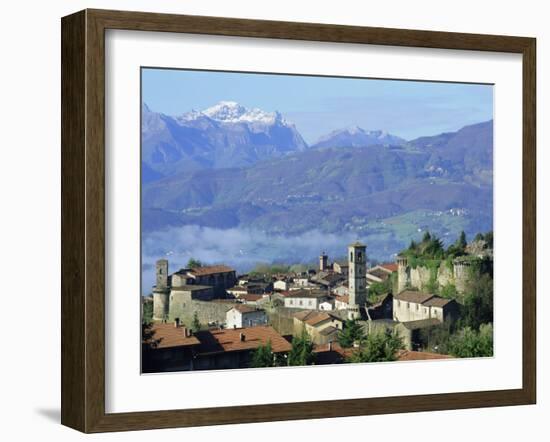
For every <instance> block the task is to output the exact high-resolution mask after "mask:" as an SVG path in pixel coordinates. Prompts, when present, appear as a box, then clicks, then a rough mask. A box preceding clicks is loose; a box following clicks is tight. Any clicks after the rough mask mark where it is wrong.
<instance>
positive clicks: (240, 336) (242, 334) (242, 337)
mask: <svg viewBox="0 0 550 442" xmlns="http://www.w3.org/2000/svg"><path fill="white" fill-rule="evenodd" d="M239 339H240V340H241V342H244V341H245V339H246V337H245V336H244V333H239Z"/></svg>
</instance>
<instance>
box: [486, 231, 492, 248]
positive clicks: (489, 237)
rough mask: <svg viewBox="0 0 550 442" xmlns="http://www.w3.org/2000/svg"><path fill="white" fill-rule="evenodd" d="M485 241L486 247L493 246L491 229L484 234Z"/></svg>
mask: <svg viewBox="0 0 550 442" xmlns="http://www.w3.org/2000/svg"><path fill="white" fill-rule="evenodd" d="M485 242H486V243H487V248H488V249H492V248H493V231H492V230H491V231H490V232H487V233H486V234H485Z"/></svg>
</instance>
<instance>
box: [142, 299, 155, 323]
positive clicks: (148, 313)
mask: <svg viewBox="0 0 550 442" xmlns="http://www.w3.org/2000/svg"><path fill="white" fill-rule="evenodd" d="M141 322H142V323H143V324H151V323H152V322H153V303H152V302H144V303H143V312H142V315H141Z"/></svg>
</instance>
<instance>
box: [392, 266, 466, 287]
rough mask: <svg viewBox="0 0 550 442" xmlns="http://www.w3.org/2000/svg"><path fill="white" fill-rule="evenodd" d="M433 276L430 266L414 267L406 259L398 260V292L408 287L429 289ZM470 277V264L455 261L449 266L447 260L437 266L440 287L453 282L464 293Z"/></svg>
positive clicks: (437, 280)
mask: <svg viewBox="0 0 550 442" xmlns="http://www.w3.org/2000/svg"><path fill="white" fill-rule="evenodd" d="M431 277H432V270H431V269H430V268H428V267H424V266H417V267H416V268H412V267H410V266H408V265H407V263H406V260H404V259H400V260H398V269H397V293H400V292H402V291H403V290H405V289H406V288H413V289H417V290H424V291H426V290H428V288H429V284H430V281H431ZM469 278H470V266H469V265H468V264H464V263H454V264H453V268H452V270H451V268H449V266H448V265H447V263H446V262H445V261H441V264H440V265H439V267H438V268H437V274H436V282H437V284H438V286H439V288H440V289H441V288H443V287H445V286H448V285H449V284H453V285H454V286H455V287H456V290H457V292H458V293H464V291H465V290H466V287H467V283H468V279H469Z"/></svg>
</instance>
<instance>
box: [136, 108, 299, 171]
mask: <svg viewBox="0 0 550 442" xmlns="http://www.w3.org/2000/svg"><path fill="white" fill-rule="evenodd" d="M141 134H142V139H141V141H142V168H143V170H144V175H143V176H144V181H145V182H149V181H154V180H155V179H158V178H161V177H163V176H169V175H173V174H176V173H181V172H192V171H196V170H201V169H210V168H213V169H220V168H226V167H246V166H250V165H253V164H255V163H257V162H258V161H262V160H265V159H268V158H275V157H280V156H282V155H285V154H288V153H292V152H300V151H303V150H305V149H307V148H308V146H307V144H306V142H305V141H304V139H303V138H302V136H301V135H300V133H299V132H298V131H297V130H296V127H295V126H294V125H293V124H292V123H290V122H288V121H286V120H285V119H284V118H283V117H282V116H281V114H280V113H278V112H274V113H268V112H264V111H262V110H260V109H247V108H245V107H244V106H241V105H239V104H238V103H235V102H231V101H222V102H220V103H218V104H216V105H215V106H212V107H210V108H208V109H205V110H203V111H200V112H199V111H191V112H187V113H184V114H183V115H180V116H177V117H172V116H168V115H164V114H162V113H157V112H152V111H151V110H150V109H149V107H148V106H147V105H146V104H143V105H142V124H141Z"/></svg>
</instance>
